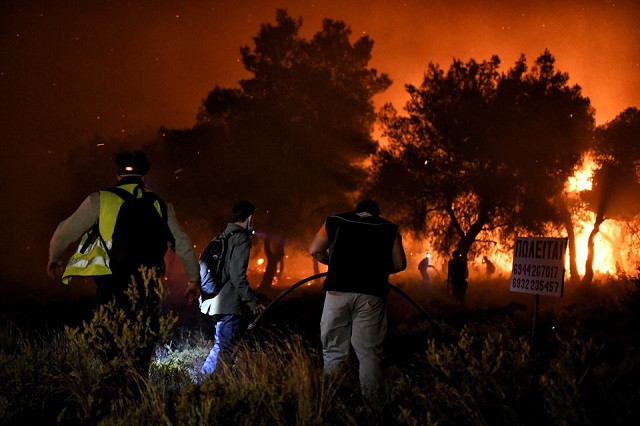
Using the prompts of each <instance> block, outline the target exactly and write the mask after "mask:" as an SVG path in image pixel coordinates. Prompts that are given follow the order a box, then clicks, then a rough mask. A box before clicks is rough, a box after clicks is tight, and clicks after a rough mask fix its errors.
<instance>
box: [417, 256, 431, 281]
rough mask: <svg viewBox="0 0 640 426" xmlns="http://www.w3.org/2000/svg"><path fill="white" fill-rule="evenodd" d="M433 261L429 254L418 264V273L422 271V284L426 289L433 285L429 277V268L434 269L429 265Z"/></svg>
mask: <svg viewBox="0 0 640 426" xmlns="http://www.w3.org/2000/svg"><path fill="white" fill-rule="evenodd" d="M430 259H431V253H429V252H427V255H426V256H425V257H424V259H422V260H421V261H420V263H418V271H420V276H421V277H422V284H424V286H425V287H429V285H431V277H429V268H433V266H431V265H429V260H430Z"/></svg>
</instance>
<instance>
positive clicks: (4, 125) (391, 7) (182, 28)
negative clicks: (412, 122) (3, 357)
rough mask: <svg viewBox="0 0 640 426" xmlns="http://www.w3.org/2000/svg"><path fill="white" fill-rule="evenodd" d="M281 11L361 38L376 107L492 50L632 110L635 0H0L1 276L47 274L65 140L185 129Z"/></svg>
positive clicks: (599, 109)
mask: <svg viewBox="0 0 640 426" xmlns="http://www.w3.org/2000/svg"><path fill="white" fill-rule="evenodd" d="M277 7H281V8H287V9H288V11H289V13H290V15H292V16H294V17H302V18H303V26H302V30H301V31H302V35H303V36H305V37H309V36H311V35H313V34H314V33H315V32H316V31H318V30H319V29H320V25H321V21H322V19H323V18H326V17H328V18H332V19H339V20H343V21H345V22H346V23H347V24H348V25H350V27H351V28H352V30H353V40H355V39H356V38H357V37H359V36H360V35H363V34H367V35H369V36H370V37H371V38H372V39H373V40H374V41H375V45H374V49H373V59H372V61H371V65H372V66H374V67H376V68H378V69H379V70H380V71H381V72H386V73H388V74H389V75H390V77H391V78H392V79H393V81H394V84H393V86H392V87H391V88H390V89H389V90H388V91H386V92H385V93H383V94H381V95H378V96H377V97H376V99H375V101H376V104H377V106H381V105H382V104H383V103H384V102H393V103H394V104H395V105H396V107H398V108H401V107H402V106H403V104H404V102H405V101H406V99H407V97H406V95H405V90H404V85H405V84H407V83H414V84H419V83H420V81H421V78H422V75H423V71H424V70H425V69H426V66H427V64H428V63H429V62H430V61H432V62H437V63H439V64H441V65H442V66H443V67H448V66H449V64H450V63H451V59H452V58H453V57H457V58H461V59H463V60H468V59H469V58H471V57H473V58H474V59H476V60H483V59H487V58H489V57H490V56H491V55H492V54H498V55H499V56H500V57H501V58H502V59H503V61H505V68H507V67H508V66H510V65H511V64H513V62H514V61H515V60H516V59H517V58H518V56H519V55H520V53H525V54H526V55H527V57H528V58H529V61H530V63H531V61H532V60H533V59H535V57H537V56H538V55H539V54H540V53H542V52H543V51H544V49H545V48H548V49H550V51H551V52H552V53H553V54H554V55H555V56H556V59H557V64H558V66H559V68H560V69H562V70H563V71H566V72H569V74H570V76H571V83H578V84H580V85H581V86H582V87H583V89H584V93H585V94H586V95H587V96H589V97H590V98H591V100H592V105H593V106H594V107H595V109H596V120H597V122H598V123H599V124H600V123H604V122H606V121H608V120H610V119H612V118H613V117H615V116H616V115H617V114H618V113H619V112H621V111H622V110H624V109H625V108H627V107H629V106H636V107H638V106H640V43H638V41H639V40H640V25H638V22H640V1H638V0H623V1H617V0H611V1H590V0H582V1H579V0H576V1H566V0H539V1H535V2H522V1H516V0H474V1H471V0H458V1H455V2H454V1H443V0H431V1H429V0H407V1H391V0H386V1H383V0H313V1H312V0H300V1H292V0H278V1H273V0H197V1H195V0H190V1H187V0H172V1H169V0H135V1H133V0H65V1H51V0H2V1H0V129H1V130H2V132H1V133H0V137H1V138H2V140H1V141H0V173H1V177H2V179H0V193H2V195H3V198H4V200H5V202H3V203H2V204H1V205H2V207H0V209H2V210H1V211H0V214H1V216H2V221H0V274H1V275H2V277H3V278H2V279H0V285H3V284H6V285H10V284H9V283H23V284H25V285H26V284H29V283H34V284H35V283H45V282H47V281H46V279H45V277H44V265H45V263H46V259H47V243H46V242H47V241H48V239H49V237H50V235H51V233H52V232H53V229H54V228H55V225H56V224H57V223H58V222H59V221H60V220H61V219H62V218H64V217H65V215H68V214H70V213H71V211H69V210H70V209H71V208H73V206H74V205H77V204H79V203H80V201H81V200H82V199H83V198H84V197H85V196H86V194H85V193H84V191H85V190H84V189H83V190H82V191H78V190H77V188H66V187H60V186H61V185H63V184H62V182H65V180H64V179H62V176H64V173H65V170H67V168H66V165H65V164H66V163H65V162H66V161H67V159H68V158H69V157H70V156H73V149H74V148H77V147H79V146H82V145H84V146H91V144H92V143H93V144H94V145H93V146H95V138H106V139H107V140H108V139H111V138H120V137H123V138H127V139H134V140H140V142H143V141H145V140H147V138H148V136H149V135H151V134H153V133H155V130H156V129H158V127H160V126H165V127H189V126H191V125H193V123H194V121H195V115H196V112H197V110H198V107H199V105H200V103H201V100H202V99H204V98H205V97H206V96H207V94H208V92H209V91H210V90H211V89H213V88H214V87H215V85H216V84H217V85H220V86H223V87H234V86H236V85H237V82H238V80H240V79H242V78H245V77H247V74H246V73H245V71H244V69H243V67H242V64H241V63H240V61H239V58H240V53H239V49H240V46H242V45H251V44H252V37H253V36H255V35H256V33H257V32H258V30H259V27H260V24H261V23H264V22H273V21H274V20H275V11H276V8H277ZM92 141H93V142H92ZM113 149H115V148H112V147H110V146H107V147H106V148H105V150H106V151H109V153H110V152H111V151H112V150H113ZM105 154H106V156H108V153H107V152H105ZM152 173H153V171H152ZM96 179H97V178H96V177H89V176H88V177H87V182H86V183H87V185H89V186H91V187H92V185H98V182H97V181H96ZM64 185H66V184H64ZM87 185H85V186H87ZM80 192H83V193H80ZM61 195H64V196H65V197H61ZM76 203H77V204H76ZM25 262H26V264H25ZM38 265H42V267H38ZM52 291H53V290H52Z"/></svg>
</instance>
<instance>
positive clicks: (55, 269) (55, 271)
mask: <svg viewBox="0 0 640 426" xmlns="http://www.w3.org/2000/svg"><path fill="white" fill-rule="evenodd" d="M63 273H64V268H63V267H62V262H60V261H59V260H57V261H55V262H49V264H48V265H47V275H49V278H51V279H52V280H56V281H60V280H61V279H62V274H63Z"/></svg>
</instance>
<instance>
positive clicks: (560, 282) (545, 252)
mask: <svg viewBox="0 0 640 426" xmlns="http://www.w3.org/2000/svg"><path fill="white" fill-rule="evenodd" d="M566 252H567V239H566V238H546V237H542V238H538V237H516V241H515V245H514V248H513V267H512V268H511V279H510V280H509V283H510V287H509V290H511V291H517V292H520V293H531V294H541V295H544V296H556V297H562V295H563V294H564V261H565V254H566Z"/></svg>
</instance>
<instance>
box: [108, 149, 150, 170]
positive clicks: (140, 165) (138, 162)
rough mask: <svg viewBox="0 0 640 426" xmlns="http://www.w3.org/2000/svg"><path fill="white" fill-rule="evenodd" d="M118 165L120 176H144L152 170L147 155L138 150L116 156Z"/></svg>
mask: <svg viewBox="0 0 640 426" xmlns="http://www.w3.org/2000/svg"><path fill="white" fill-rule="evenodd" d="M116 165H117V166H118V175H120V176H127V175H137V176H144V175H146V174H147V173H149V169H150V168H151V164H149V159H148V158H147V156H146V154H145V153H144V152H142V151H137V150H136V151H133V152H121V153H119V154H116Z"/></svg>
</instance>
